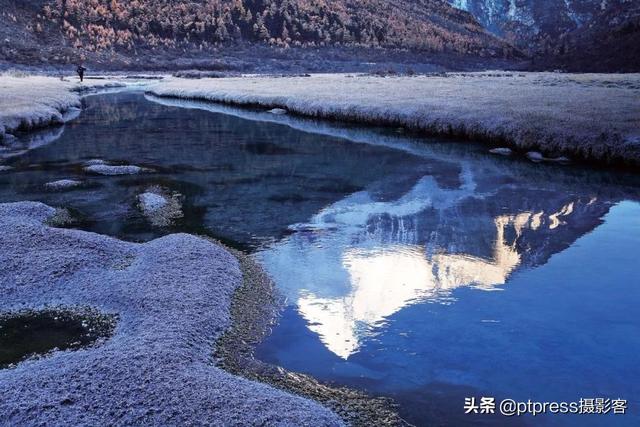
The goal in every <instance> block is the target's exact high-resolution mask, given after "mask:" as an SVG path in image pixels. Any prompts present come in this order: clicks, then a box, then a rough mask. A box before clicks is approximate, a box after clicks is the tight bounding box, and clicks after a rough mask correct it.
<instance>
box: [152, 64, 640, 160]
mask: <svg viewBox="0 0 640 427" xmlns="http://www.w3.org/2000/svg"><path fill="white" fill-rule="evenodd" d="M149 92H150V93H151V94H153V95H156V96H162V97H173V98H181V99H190V100H201V101H211V102H219V103H226V104H235V105H243V106H252V107H261V108H264V109H273V108H281V109H284V110H286V111H287V112H289V113H293V114H299V115H303V116H310V117H317V118H323V119H336V120H341V121H348V122H357V123H365V124H372V125H387V126H396V127H402V128H405V129H407V130H413V131H417V132H420V133H426V134H430V135H443V136H448V137H454V138H462V139H469V140H478V141H483V142H485V143H487V144H488V145H489V146H492V147H495V146H509V147H512V148H514V149H516V150H519V151H522V152H523V153H524V152H527V151H531V150H537V151H541V152H542V153H543V154H544V155H545V156H546V157H558V156H567V157H570V158H571V159H574V160H586V161H590V162H594V163H598V164H609V163H623V164H627V165H631V166H634V167H635V166H638V165H640V114H638V111H640V74H627V75H615V74H556V73H519V72H516V73H510V72H495V73H491V72H482V73H450V74H438V75H422V76H397V75H387V76H379V75H346V74H319V75H312V76H308V77H261V76H252V77H241V78H224V79H200V80H187V79H179V78H172V79H165V80H163V81H162V82H160V83H159V84H158V85H156V86H154V87H153V88H152V89H151V90H150V91H149Z"/></svg>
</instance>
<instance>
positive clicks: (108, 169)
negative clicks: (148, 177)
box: [84, 164, 149, 176]
mask: <svg viewBox="0 0 640 427" xmlns="http://www.w3.org/2000/svg"><path fill="white" fill-rule="evenodd" d="M84 170H85V171H86V172H91V173H97V174H99V175H109V176H112V175H136V174H139V173H140V172H145V171H148V170H149V169H145V168H141V167H140V166H133V165H126V166H111V165H104V164H103V165H91V166H87V167H85V168H84Z"/></svg>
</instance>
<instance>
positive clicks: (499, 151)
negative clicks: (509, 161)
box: [489, 147, 513, 156]
mask: <svg viewBox="0 0 640 427" xmlns="http://www.w3.org/2000/svg"><path fill="white" fill-rule="evenodd" d="M489 152H490V153H491V154H499V155H501V156H510V155H511V154H512V153H513V151H512V150H511V148H506V147H500V148H492V149H491V150H489Z"/></svg>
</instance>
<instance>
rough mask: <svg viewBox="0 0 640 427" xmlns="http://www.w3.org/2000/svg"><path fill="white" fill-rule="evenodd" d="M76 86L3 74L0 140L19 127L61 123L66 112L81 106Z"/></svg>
mask: <svg viewBox="0 0 640 427" xmlns="http://www.w3.org/2000/svg"><path fill="white" fill-rule="evenodd" d="M75 86H76V85H75V84H74V83H71V82H69V81H62V80H60V79H59V78H54V77H43V76H28V77H13V76H9V75H0V139H3V137H4V136H5V134H6V133H9V132H12V131H15V130H17V129H19V128H20V129H30V128H35V127H41V126H46V125H48V124H55V123H62V122H63V112H64V111H67V110H69V109H70V108H72V107H78V106H79V105H80V97H79V96H78V93H77V92H73V91H72V89H73V88H74V87H75Z"/></svg>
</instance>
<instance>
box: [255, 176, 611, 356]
mask: <svg viewBox="0 0 640 427" xmlns="http://www.w3.org/2000/svg"><path fill="white" fill-rule="evenodd" d="M450 170H456V168H451V169H450ZM460 170H461V172H460V174H459V177H458V181H459V184H458V185H457V186H456V187H455V188H450V187H446V186H442V185H440V184H439V183H438V181H442V179H436V178H434V176H425V177H423V178H421V179H419V180H418V181H417V182H416V183H415V184H414V185H413V187H412V188H410V189H409V190H408V191H407V192H406V193H405V194H403V195H401V196H400V197H398V198H396V199H395V200H379V199H377V198H376V197H375V196H374V195H373V194H372V193H371V192H370V191H369V190H364V191H361V192H357V193H354V194H352V195H350V196H348V197H346V198H344V199H342V200H340V201H338V202H336V203H333V204H331V205H330V206H328V207H326V208H324V209H322V210H321V211H320V212H318V213H317V214H316V215H314V216H313V217H312V218H311V220H310V221H309V222H308V223H304V224H295V225H294V226H292V227H291V228H292V229H293V230H295V233H294V234H292V235H291V236H289V237H287V238H286V239H284V240H282V241H280V242H279V243H277V244H275V245H273V246H271V247H269V248H267V249H265V250H263V251H262V252H260V253H259V257H260V258H261V260H262V261H263V263H264V265H266V266H267V268H268V269H269V272H270V273H271V275H272V276H273V278H274V279H275V281H276V283H278V285H279V287H280V288H281V289H284V290H285V292H286V294H287V297H288V299H289V301H290V303H291V304H294V305H296V306H297V309H298V311H299V313H300V315H301V316H302V317H303V318H304V319H305V320H306V322H307V325H308V328H309V329H310V330H311V331H313V332H315V333H317V334H318V335H319V337H320V340H321V341H322V343H323V344H324V345H325V346H326V348H327V349H329V350H330V351H331V352H332V353H334V354H336V355H337V356H339V357H341V358H343V359H347V358H349V356H351V355H352V354H354V353H356V352H357V351H358V349H359V348H360V346H361V345H362V344H363V342H364V341H366V340H367V339H369V338H371V337H373V336H375V335H376V334H377V333H378V332H380V331H381V330H384V324H385V320H386V319H387V318H388V317H389V316H391V315H393V314H394V313H396V312H398V311H400V310H401V309H403V308H404V307H406V306H408V305H411V304H415V303H419V302H433V303H442V304H451V303H454V302H455V300H454V299H453V298H452V296H451V291H452V290H454V289H456V288H459V287H462V286H471V287H475V288H478V289H482V290H486V291H492V290H500V287H501V286H502V285H505V284H506V283H507V281H508V279H509V276H510V275H511V274H512V273H513V272H514V271H515V270H516V269H518V268H522V267H526V266H535V265H538V264H541V263H544V262H546V260H547V259H548V258H549V257H550V256H551V255H552V254H553V253H555V252H558V251H560V250H562V249H563V248H564V247H566V246H567V245H568V244H570V243H571V242H572V241H574V240H575V239H576V238H578V237H579V236H580V235H582V234H583V233H584V232H585V231H587V230H589V229H592V228H594V227H595V226H597V225H598V224H599V220H600V218H601V217H602V216H603V215H604V214H605V213H606V212H607V211H608V209H609V206H610V203H609V202H604V201H601V200H599V199H598V198H597V197H592V196H588V197H581V196H576V195H569V196H566V195H565V196H563V194H566V193H562V192H559V191H557V189H551V191H545V190H543V189H540V188H536V185H535V184H528V185H524V184H523V183H522V182H520V183H519V182H518V178H516V177H515V176H512V177H510V178H511V179H509V180H504V177H500V176H497V175H496V176H494V177H493V178H495V179H492V177H491V174H493V173H495V171H489V172H487V171H486V168H485V169H484V171H483V172H482V173H483V174H485V175H483V176H479V175H478V176H476V175H474V173H472V172H471V171H472V168H471V166H470V165H469V164H468V163H467V164H463V165H461V168H460ZM474 170H476V171H478V170H480V171H482V170H483V169H481V168H478V167H477V166H476V167H475V168H474ZM498 178H502V179H498ZM386 179H389V178H386ZM382 181H385V179H383V180H381V182H378V183H377V184H376V185H373V186H372V188H377V187H380V186H385V185H386V184H385V183H384V182H382ZM491 182H496V183H498V184H487V183H491ZM500 182H507V184H499V183H500ZM291 266H296V269H295V273H294V272H293V271H292V268H291Z"/></svg>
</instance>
